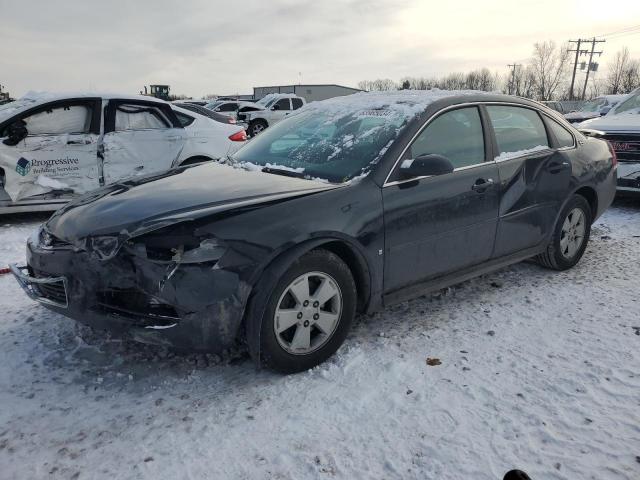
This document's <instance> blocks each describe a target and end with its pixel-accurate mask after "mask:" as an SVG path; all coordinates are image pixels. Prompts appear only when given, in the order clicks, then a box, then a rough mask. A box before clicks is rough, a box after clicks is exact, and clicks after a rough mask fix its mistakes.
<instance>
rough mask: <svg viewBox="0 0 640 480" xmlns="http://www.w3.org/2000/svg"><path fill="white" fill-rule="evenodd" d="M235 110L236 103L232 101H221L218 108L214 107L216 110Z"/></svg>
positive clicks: (236, 107) (236, 108)
mask: <svg viewBox="0 0 640 480" xmlns="http://www.w3.org/2000/svg"><path fill="white" fill-rule="evenodd" d="M236 110H238V104H237V103H233V102H231V103H223V104H222V105H220V107H219V108H216V111H218V112H235V111H236Z"/></svg>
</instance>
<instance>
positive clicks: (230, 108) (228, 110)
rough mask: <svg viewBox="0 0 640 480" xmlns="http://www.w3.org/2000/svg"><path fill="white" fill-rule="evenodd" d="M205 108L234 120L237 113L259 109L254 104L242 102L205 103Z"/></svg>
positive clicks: (220, 101)
mask: <svg viewBox="0 0 640 480" xmlns="http://www.w3.org/2000/svg"><path fill="white" fill-rule="evenodd" d="M205 107H207V108H208V109H209V110H211V111H213V112H216V113H219V114H221V115H227V116H229V117H231V118H234V119H235V118H236V116H237V114H238V112H239V111H249V110H258V109H259V108H260V107H258V106H257V105H256V104H255V103H253V102H246V101H244V100H215V101H213V102H209V103H207V104H206V105H205Z"/></svg>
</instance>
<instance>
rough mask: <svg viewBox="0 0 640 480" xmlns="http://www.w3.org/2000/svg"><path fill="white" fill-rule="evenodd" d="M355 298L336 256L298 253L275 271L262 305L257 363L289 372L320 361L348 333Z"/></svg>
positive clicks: (352, 285) (346, 272)
mask: <svg viewBox="0 0 640 480" xmlns="http://www.w3.org/2000/svg"><path fill="white" fill-rule="evenodd" d="M356 300H357V293H356V286H355V282H354V280H353V276H352V275H351V272H350V270H349V267H347V265H346V264H345V263H344V262H343V261H342V260H341V259H340V258H339V257H338V256H337V255H335V254H333V253H331V252H328V251H326V250H313V251H311V252H309V253H307V254H305V255H303V256H302V257H301V258H299V259H298V260H297V261H295V262H294V263H293V265H291V267H289V269H288V270H287V271H286V272H285V273H284V274H283V275H282V276H281V278H280V279H279V281H278V283H277V285H276V287H275V289H274V290H273V291H272V292H271V295H270V297H269V299H268V302H267V305H266V308H265V309H264V310H263V311H264V316H263V318H262V323H261V329H260V358H261V361H262V363H264V364H265V365H267V366H268V367H270V368H273V369H275V370H278V371H280V372H283V373H295V372H300V371H303V370H307V369H309V368H312V367H314V366H316V365H318V364H320V363H322V362H324V361H325V360H326V359H327V358H329V357H330V356H331V355H333V353H334V352H335V351H336V350H337V349H338V348H339V347H340V345H341V344H342V342H343V341H344V339H345V337H346V335H347V333H348V332H349V328H350V326H351V323H352V321H353V318H354V316H355V310H356Z"/></svg>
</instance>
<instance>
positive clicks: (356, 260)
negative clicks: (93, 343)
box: [242, 237, 372, 362]
mask: <svg viewBox="0 0 640 480" xmlns="http://www.w3.org/2000/svg"><path fill="white" fill-rule="evenodd" d="M320 249H324V250H328V251H330V252H332V253H333V254H335V255H337V256H338V257H339V258H340V259H341V260H342V261H343V262H345V264H346V265H347V267H348V268H349V270H350V271H351V273H352V275H353V279H354V282H355V284H356V291H357V296H358V299H357V311H358V312H363V311H366V309H367V306H368V305H369V303H370V301H371V291H372V279H371V270H370V268H369V264H368V262H367V259H366V257H365V255H364V254H363V253H362V252H361V251H360V250H359V248H358V247H357V246H355V245H354V244H353V242H350V241H349V240H346V239H343V238H340V237H322V238H315V239H310V240H306V241H303V242H301V243H298V244H296V245H293V246H291V247H290V248H287V249H285V250H283V251H281V252H279V253H278V254H276V255H275V256H274V257H273V258H272V259H270V260H269V261H268V262H267V263H266V264H265V265H264V266H263V267H262V268H261V269H260V270H259V271H258V272H256V274H255V275H254V277H253V278H252V279H251V281H250V283H251V293H250V294H249V296H248V299H247V307H246V308H245V311H244V315H243V319H242V326H243V327H244V330H245V332H246V339H247V346H248V348H249V352H250V353H251V357H252V358H253V359H254V360H255V361H256V362H259V358H260V328H261V324H262V318H263V316H264V307H265V306H266V304H267V301H268V298H269V295H270V293H271V291H272V290H273V288H274V287H275V285H276V283H277V282H278V280H279V279H280V277H281V276H282V275H283V274H284V273H285V272H286V271H287V269H288V268H289V267H290V266H291V265H292V264H293V263H294V262H295V261H296V260H297V259H298V258H300V257H302V256H303V255H304V254H306V253H308V252H310V251H312V250H320Z"/></svg>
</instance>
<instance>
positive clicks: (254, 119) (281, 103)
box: [238, 93, 306, 137]
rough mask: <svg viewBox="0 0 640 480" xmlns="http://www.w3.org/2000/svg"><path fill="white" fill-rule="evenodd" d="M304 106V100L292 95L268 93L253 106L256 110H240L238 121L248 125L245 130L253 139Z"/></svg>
mask: <svg viewBox="0 0 640 480" xmlns="http://www.w3.org/2000/svg"><path fill="white" fill-rule="evenodd" d="M305 104H306V101H305V99H304V98H302V97H299V96H297V95H295V94H293V93H270V94H269V95H266V96H265V97H263V98H261V99H260V100H258V101H257V102H256V103H255V104H254V106H257V107H258V109H255V108H254V109H252V110H250V111H249V110H246V109H243V108H241V109H240V111H239V113H238V120H240V121H243V122H245V123H247V124H248V128H247V130H248V132H249V135H251V136H252V137H253V136H256V135H257V134H259V133H260V132H262V131H263V130H264V129H265V128H268V127H270V126H271V125H274V124H276V123H278V122H279V121H280V120H282V119H283V118H284V117H286V116H287V115H289V114H290V113H291V112H293V111H294V110H298V109H299V108H301V107H303V106H304V105H305Z"/></svg>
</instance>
